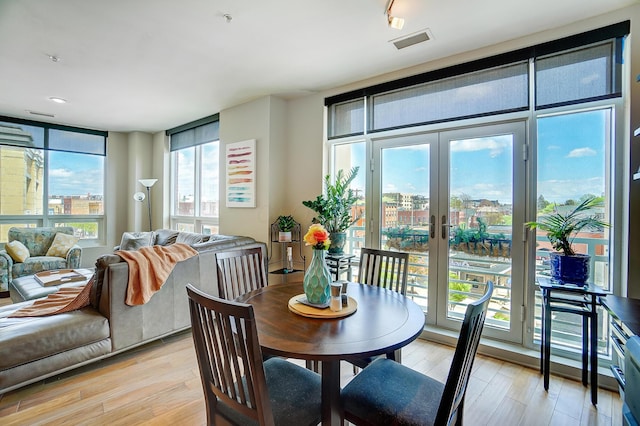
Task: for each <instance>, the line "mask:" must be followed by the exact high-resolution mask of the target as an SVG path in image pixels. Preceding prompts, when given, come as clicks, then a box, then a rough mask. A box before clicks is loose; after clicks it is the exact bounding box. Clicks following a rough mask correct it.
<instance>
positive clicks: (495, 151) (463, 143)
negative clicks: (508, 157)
mask: <svg viewBox="0 0 640 426" xmlns="http://www.w3.org/2000/svg"><path fill="white" fill-rule="evenodd" d="M510 146H511V138H510V137H500V138H477V139H463V140H459V141H452V142H451V152H476V151H487V150H488V151H489V155H490V156H491V157H492V158H494V157H497V156H498V155H500V154H502V153H503V152H504V150H505V149H507V148H509V147H510Z"/></svg>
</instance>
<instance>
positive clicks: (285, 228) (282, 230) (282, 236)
mask: <svg viewBox="0 0 640 426" xmlns="http://www.w3.org/2000/svg"><path fill="white" fill-rule="evenodd" d="M295 226H296V221H295V220H294V219H293V216H278V229H279V232H278V241H279V242H281V243H288V242H290V241H291V231H292V230H293V228H294V227H295Z"/></svg>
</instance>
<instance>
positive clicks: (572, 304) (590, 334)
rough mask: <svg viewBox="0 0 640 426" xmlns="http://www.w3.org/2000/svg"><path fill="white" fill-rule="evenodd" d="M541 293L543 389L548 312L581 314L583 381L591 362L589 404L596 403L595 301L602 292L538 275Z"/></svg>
mask: <svg viewBox="0 0 640 426" xmlns="http://www.w3.org/2000/svg"><path fill="white" fill-rule="evenodd" d="M538 286H539V287H540V291H541V292H542V333H541V340H542V342H541V345H540V372H541V373H542V374H544V389H545V390H549V364H550V358H551V313H552V312H554V311H555V312H567V313H571V314H577V315H580V316H582V384H583V385H585V386H587V384H588V371H589V368H588V367H589V358H590V361H591V370H590V371H591V403H592V404H593V405H596V404H597V403H598V352H597V349H598V348H597V345H598V310H597V309H598V304H599V303H600V297H601V296H605V295H606V293H605V291H604V290H603V289H602V288H601V287H598V286H597V285H595V284H585V285H576V284H570V283H565V284H560V283H556V282H554V281H552V280H551V279H549V278H545V277H540V278H538Z"/></svg>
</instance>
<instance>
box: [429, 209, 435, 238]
mask: <svg viewBox="0 0 640 426" xmlns="http://www.w3.org/2000/svg"><path fill="white" fill-rule="evenodd" d="M435 237H436V215H434V214H432V215H431V220H430V223H429V238H431V239H434V238H435Z"/></svg>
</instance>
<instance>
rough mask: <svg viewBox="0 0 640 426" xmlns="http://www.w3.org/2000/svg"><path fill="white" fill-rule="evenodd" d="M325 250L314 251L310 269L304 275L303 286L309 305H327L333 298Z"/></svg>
mask: <svg viewBox="0 0 640 426" xmlns="http://www.w3.org/2000/svg"><path fill="white" fill-rule="evenodd" d="M325 255H326V251H325V250H315V249H314V250H313V257H312V258H311V263H310V264H309V269H307V272H305V274H304V281H303V283H302V286H303V288H304V294H305V295H306V296H307V301H308V302H309V303H313V304H318V305H325V304H327V303H329V299H330V297H331V288H330V284H331V274H330V273H329V268H328V267H327V263H326V262H325Z"/></svg>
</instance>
